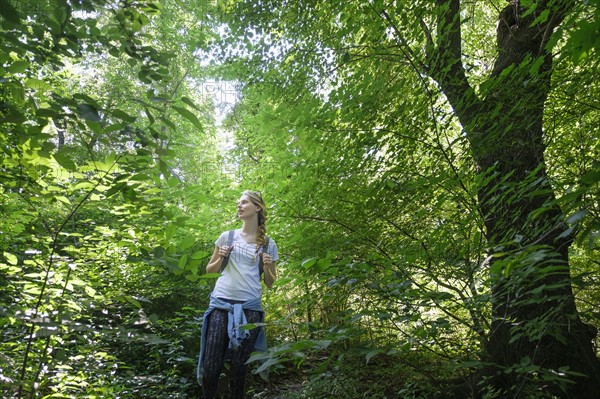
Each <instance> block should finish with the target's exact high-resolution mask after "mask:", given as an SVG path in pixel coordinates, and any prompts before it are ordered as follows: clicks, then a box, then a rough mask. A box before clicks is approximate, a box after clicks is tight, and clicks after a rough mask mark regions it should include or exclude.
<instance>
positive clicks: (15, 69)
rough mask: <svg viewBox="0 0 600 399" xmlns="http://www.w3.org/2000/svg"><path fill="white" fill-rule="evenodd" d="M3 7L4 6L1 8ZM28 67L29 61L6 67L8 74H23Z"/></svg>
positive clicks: (17, 62)
mask: <svg viewBox="0 0 600 399" xmlns="http://www.w3.org/2000/svg"><path fill="white" fill-rule="evenodd" d="M3 7H4V6H3ZM28 67H29V61H15V62H13V63H12V64H10V66H9V67H8V72H11V73H23V72H25V71H26V70H27V68H28Z"/></svg>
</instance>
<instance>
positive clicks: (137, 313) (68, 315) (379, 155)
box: [0, 0, 600, 399]
mask: <svg viewBox="0 0 600 399" xmlns="http://www.w3.org/2000/svg"><path fill="white" fill-rule="evenodd" d="M388 3H389V2H383V1H374V2H359V1H348V2H321V1H314V2H311V4H310V5H308V4H305V2H299V1H289V2H284V3H282V2H277V1H263V2H255V1H249V0H248V1H239V2H238V1H236V2H232V1H218V2H206V3H204V2H188V1H162V2H161V1H150V0H147V1H146V0H144V1H136V2H129V1H119V2H114V3H110V4H108V3H105V2H99V1H95V0H86V1H80V2H71V3H69V2H62V1H54V0H49V1H42V2H39V1H33V0H24V1H20V2H8V3H6V4H3V6H2V7H0V18H1V19H0V25H1V26H2V30H3V35H2V39H1V41H0V151H2V157H1V158H0V173H1V176H0V178H1V181H0V205H1V208H0V212H1V215H2V217H0V235H2V240H1V244H0V252H1V255H0V286H1V287H2V289H1V290H0V331H1V332H2V334H1V335H2V338H1V339H0V381H2V384H1V388H0V393H1V394H2V395H3V397H11V398H12V397H14V398H25V397H30V398H45V397H48V398H50V397H98V398H104V397H122V398H143V397H152V398H170V397H178V398H186V397H197V396H199V394H200V392H199V387H197V385H196V382H195V362H196V356H197V352H198V345H199V342H198V335H199V322H198V320H197V317H198V315H199V314H200V313H201V311H202V310H203V308H205V307H206V304H207V295H208V293H209V292H210V290H211V286H212V284H213V281H214V278H216V277H217V276H215V275H207V274H205V273H204V271H203V268H204V266H205V264H206V262H207V259H208V257H209V256H210V254H211V253H212V250H213V246H214V240H215V239H216V237H217V236H218V234H219V233H220V232H221V231H223V230H226V229H229V228H231V227H232V226H233V225H234V224H235V219H234V205H235V201H236V199H237V197H238V196H239V193H240V191H242V190H243V189H246V188H252V189H256V190H260V191H262V192H263V193H264V195H265V198H266V200H267V203H268V204H269V206H270V209H269V222H268V227H269V235H271V236H273V237H274V238H275V239H276V240H277V243H278V246H279V248H280V251H281V252H280V255H281V260H280V262H279V263H278V275H279V278H278V280H277V281H276V283H275V286H274V289H272V290H265V293H264V306H265V308H266V311H267V318H266V325H265V328H266V331H267V335H268V338H269V344H270V349H269V351H268V352H267V353H256V354H254V355H253V356H252V358H251V362H250V364H251V368H252V371H253V372H254V374H256V375H260V376H261V377H262V378H260V379H259V378H257V377H256V376H254V377H251V379H250V385H251V386H250V390H251V391H252V392H253V393H254V394H255V396H256V397H264V395H266V394H268V393H269V392H271V391H273V393H274V394H277V393H279V394H282V393H283V391H282V390H281V389H279V390H278V389H277V388H275V387H277V385H278V382H279V381H283V382H284V385H285V384H286V383H289V387H290V389H289V390H287V391H286V392H284V393H283V395H284V396H281V397H286V398H292V399H293V398H318V397H323V398H331V397H349V398H385V397H406V398H425V397H435V395H438V396H439V395H444V394H446V393H447V394H448V395H451V394H452V395H454V396H455V397H489V398H492V397H504V396H506V395H509V394H510V395H512V396H518V395H524V397H545V396H544V395H546V396H547V395H559V394H561V393H562V392H566V391H568V389H569V387H570V386H571V384H572V382H573V381H578V378H579V377H580V374H579V373H578V372H577V371H575V370H572V369H570V368H569V367H568V366H566V365H565V366H564V367H563V366H561V367H557V368H553V367H549V366H546V365H545V364H544V362H543V361H541V360H540V359H539V358H538V357H536V356H530V355H529V354H525V353H520V352H519V351H518V350H514V348H515V347H521V346H522V347H526V346H527V345H530V344H533V345H537V344H541V343H543V342H545V341H546V340H548V339H553V340H554V341H555V342H557V343H558V344H561V345H564V346H565V347H567V348H572V347H575V346H576V345H577V342H575V341H574V339H573V338H572V336H571V335H569V334H565V329H564V326H565V325H571V323H575V321H576V318H577V317H579V316H581V318H582V319H583V320H584V321H586V322H587V323H589V324H590V325H592V326H595V327H600V314H599V313H598V309H597V303H598V302H599V301H600V290H599V289H598V261H597V259H598V250H599V247H598V242H599V241H598V236H599V233H598V232H599V228H600V225H599V223H600V222H599V220H600V212H599V208H598V198H600V195H599V192H598V189H599V185H598V176H599V175H600V172H599V165H600V164H599V163H598V161H597V159H598V153H599V148H598V126H599V125H600V124H599V123H598V122H599V120H598V115H599V114H598V105H597V104H596V103H595V100H594V99H595V98H597V97H598V95H597V94H598V93H597V91H598V87H599V86H598V83H597V82H596V79H595V77H596V76H597V72H598V71H597V66H598V65H597V64H598V63H597V47H598V43H597V35H596V34H595V33H594V32H597V30H598V26H599V22H598V21H600V19H599V18H598V16H599V15H598V4H597V3H598V2H597V1H590V2H583V3H582V4H577V5H576V7H574V8H573V9H572V10H570V11H569V13H568V15H567V16H566V18H567V23H565V24H563V25H561V26H560V27H559V30H558V32H556V33H555V34H553V35H552V38H551V40H550V42H549V44H548V46H554V47H552V48H553V50H556V51H557V52H558V53H557V55H556V62H555V64H554V69H553V70H552V76H551V78H552V82H551V83H552V85H551V87H552V90H551V91H550V92H549V93H548V96H547V99H545V101H546V105H545V107H544V108H543V111H544V118H545V119H544V143H543V145H544V146H545V151H544V158H545V159H544V161H545V162H544V163H538V164H535V165H534V167H532V168H531V169H527V170H517V169H516V168H514V169H513V170H510V171H509V170H507V169H503V168H502V165H500V163H501V162H500V163H497V164H494V165H490V167H489V168H483V169H481V168H480V166H481V165H480V164H478V163H477V161H478V160H480V156H481V154H487V155H489V156H498V154H501V155H502V156H506V159H509V158H510V159H514V160H515V161H519V162H521V161H522V162H521V163H519V165H522V164H528V165H529V164H533V163H531V162H530V159H521V158H518V154H520V150H526V149H527V148H524V144H523V143H525V141H522V140H526V139H527V137H525V136H522V137H516V136H513V135H511V134H512V132H514V131H515V130H517V129H518V123H517V121H516V117H515V115H517V116H519V115H528V114H529V111H530V108H529V107H530V106H531V102H532V101H531V97H528V96H525V95H523V96H521V97H519V98H516V97H517V96H519V95H520V94H519V93H521V94H522V93H525V92H527V91H532V90H533V88H537V87H538V86H539V85H540V84H541V83H540V82H542V81H543V79H542V78H543V77H545V76H546V75H544V67H545V64H544V59H543V57H536V56H532V55H531V54H529V55H527V56H526V57H524V58H523V59H522V60H521V61H520V62H518V63H513V64H511V65H508V66H505V67H504V68H501V70H499V72H498V73H497V77H496V78H494V79H490V78H489V75H490V73H491V71H492V70H493V69H494V68H495V65H494V63H495V61H496V60H497V57H498V54H497V51H498V49H497V46H495V45H494V38H495V32H494V29H495V24H496V21H497V19H498V10H495V9H494V8H493V7H492V6H491V5H487V4H483V3H481V4H479V3H473V4H466V3H464V2H463V3H461V4H462V6H463V9H461V13H460V17H461V18H462V24H461V29H462V41H461V45H462V47H461V52H460V57H459V58H460V62H462V63H463V64H464V70H465V74H466V77H465V84H468V85H470V87H472V93H471V92H469V95H466V96H464V97H463V98H462V99H461V100H460V101H459V102H454V103H452V93H449V92H444V93H442V92H441V91H440V88H441V87H442V86H443V84H442V83H440V82H443V80H442V79H443V78H444V77H447V76H449V74H451V73H452V71H453V70H454V69H453V68H454V67H455V65H454V64H452V63H449V64H447V65H442V64H443V62H444V61H447V60H448V57H451V56H452V54H447V53H446V49H445V48H444V47H443V46H442V47H440V43H442V42H443V40H444V38H445V36H444V35H445V33H444V32H445V31H444V29H443V28H447V27H448V26H449V25H447V24H449V23H450V22H449V21H442V22H440V20H439V18H441V17H442V16H444V15H445V13H447V12H449V10H450V6H439V7H434V4H433V3H431V2H423V1H417V2H411V3H410V4H409V3H406V2H396V3H395V4H394V6H393V7H392V6H391V5H390V4H388ZM522 3H523V6H524V8H523V10H522V11H523V14H522V16H523V18H527V21H529V22H530V25H531V26H538V25H539V26H540V27H543V26H546V25H545V24H547V23H548V22H549V21H552V20H553V18H554V17H556V16H555V15H553V14H552V13H551V10H550V9H545V10H541V11H540V10H538V9H537V7H538V5H539V4H541V3H540V2H522ZM584 3H585V4H584ZM448 4H450V3H448ZM438 26H439V27H440V29H437V28H438ZM513 29H519V26H516V27H513ZM548 32H550V30H548ZM455 61H456V60H455ZM456 62H458V61H456ZM214 63H217V64H219V65H218V66H216V67H215V66H214V65H211V66H206V65H208V64H214ZM437 66H440V69H439V70H437V71H436V70H435V69H436V67H437ZM214 76H217V77H218V78H215V81H218V79H219V78H222V79H225V81H224V82H226V83H228V84H229V83H231V85H232V87H234V86H235V87H236V88H237V87H239V88H240V89H241V92H239V93H238V92H236V93H235V97H236V98H235V100H233V101H231V102H227V101H223V98H222V99H221V103H220V104H217V105H220V106H221V107H223V108H228V109H229V110H230V111H231V112H229V113H228V114H227V115H224V114H220V115H219V116H214V114H213V109H214V105H215V104H214V101H215V99H214V98H212V94H214V88H212V89H211V90H213V91H210V90H207V87H208V86H207V87H204V82H205V81H206V79H210V78H212V77H214ZM523 76H526V77H527V81H526V82H521V81H520V80H519V79H521V78H522V77H523ZM435 78H437V79H438V81H435V80H434V79H435ZM503 85H505V86H506V87H509V88H510V87H513V88H515V91H514V92H513V91H510V90H505V91H504V92H502V91H500V89H501V88H502V87H503ZM510 85H517V86H510ZM518 85H521V86H522V87H521V86H518ZM221 89H222V88H220V89H219V90H221ZM236 90H237V89H236ZM207 94H208V95H207ZM219 94H221V95H227V93H225V94H223V93H219ZM230 94H232V93H230ZM442 94H445V96H444V95H442ZM494 96H498V97H494ZM503 96H504V97H503ZM506 98H509V99H512V100H513V101H511V104H512V105H511V106H510V107H504V108H503V107H502V104H504V103H503V101H505V99H506ZM478 100H481V104H483V103H484V102H485V101H487V103H486V104H491V106H490V108H489V109H486V112H487V114H485V117H482V119H481V120H485V121H486V122H487V123H488V124H487V125H485V123H484V124H483V125H485V126H484V127H485V128H486V129H487V130H486V132H487V133H489V134H487V135H486V136H485V137H486V139H485V140H482V141H481V142H480V144H481V145H480V146H479V147H477V146H474V144H473V143H474V141H473V140H474V137H476V133H477V134H478V133H479V132H473V131H472V130H473V128H474V126H479V127H481V125H477V123H479V122H480V120H479V122H478V121H476V122H473V123H465V122H464V119H461V118H460V117H461V115H460V113H459V111H460V109H462V108H461V107H468V106H470V105H472V103H475V102H477V101H478ZM217 101H218V100H217ZM448 101H450V103H451V104H452V107H451V106H450V103H449V102H448ZM507 110H508V111H510V112H508V111H507ZM540 129H541V128H540ZM531 130H532V131H533V128H532V129H531ZM230 139H231V142H230ZM527 143H529V142H527ZM527 143H525V144H527ZM525 147H527V145H525ZM478 157H479V158H478ZM511 157H512V158H511ZM500 158H501V157H500ZM503 160H504V159H500V161H503ZM546 171H547V176H545V175H544V174H545V173H546ZM532 204H533V205H532ZM523 210H526V212H525V211H523ZM490 215H500V216H501V218H499V219H501V223H498V225H500V226H503V228H504V230H498V231H495V232H494V234H492V233H491V232H490V230H491V228H490V226H491V225H490ZM550 216H552V217H550ZM549 220H550V222H549ZM551 234H553V235H554V236H555V238H556V240H558V241H561V240H562V241H561V242H563V243H564V246H557V245H555V242H551V241H549V240H545V238H546V237H547V236H549V235H551ZM571 241H573V243H572V244H571ZM569 245H570V251H569V258H568V262H567V261H566V258H565V256H564V254H563V252H565V251H563V249H564V248H567V247H568V246H569ZM571 289H572V290H573V292H574V295H575V299H576V301H577V302H576V303H577V306H578V308H579V313H574V312H573V311H572V309H571V306H572V304H571V303H570V302H569V300H570V298H571V297H570V296H569V295H565V292H566V291H569V290H571ZM498 298H501V299H502V300H500V301H499V300H498ZM573 325H574V324H573ZM505 328H506V329H505ZM504 329H505V330H504ZM497 331H502V332H506V337H507V339H506V346H502V347H498V350H501V351H505V353H507V354H509V355H511V356H512V357H511V360H510V361H509V362H508V364H496V363H494V362H491V361H489V359H488V358H487V355H489V353H490V352H491V350H490V341H491V339H493V338H494V335H493V334H494V333H496V332H497ZM590 334H591V335H590V339H596V341H597V339H598V338H597V335H595V336H594V335H593V334H592V333H590ZM542 355H544V356H546V355H547V354H540V356H542ZM596 355H597V354H596ZM542 360H543V359H542ZM488 370H494V372H497V374H496V375H492V376H490V375H489V373H488ZM267 372H268V373H267ZM486 373H487V374H486ZM267 374H268V377H267ZM475 376H484V377H483V378H479V379H476V378H475ZM498 376H500V377H498ZM509 377H510V378H512V380H511V382H510V384H513V385H510V384H508V385H506V386H504V388H498V384H497V382H496V379H497V378H507V379H508V378H509ZM513 377H514V378H513ZM287 379H290V380H291V381H288V380H287ZM457 381H459V382H458V383H457ZM264 387H267V388H265V390H264V391H263V388H264ZM548 387H554V389H558V391H556V390H555V391H554V393H548V392H547V388H548ZM265 392H267V393H265ZM556 392H558V393H556Z"/></svg>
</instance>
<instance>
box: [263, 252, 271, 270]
mask: <svg viewBox="0 0 600 399" xmlns="http://www.w3.org/2000/svg"><path fill="white" fill-rule="evenodd" d="M262 260H263V264H264V265H265V266H267V267H271V265H272V264H273V257H272V256H271V255H269V254H268V253H266V252H263V254H262Z"/></svg>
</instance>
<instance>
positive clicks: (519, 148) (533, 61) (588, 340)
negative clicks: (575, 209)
mask: <svg viewBox="0 0 600 399" xmlns="http://www.w3.org/2000/svg"><path fill="white" fill-rule="evenodd" d="M439 3H440V6H441V7H442V9H443V10H444V11H442V12H440V18H439V20H438V32H437V38H436V39H437V43H436V44H435V46H434V47H435V52H434V53H432V54H431V57H432V58H431V75H432V76H433V77H434V78H435V79H436V80H437V81H438V83H439V84H440V86H441V87H442V90H443V91H444V93H445V94H446V96H447V98H448V100H449V101H450V103H451V104H452V106H453V108H454V110H455V112H456V114H457V116H458V117H459V119H460V121H461V124H462V125H463V127H464V129H465V130H466V131H467V133H468V138H469V141H470V144H471V149H472V153H473V158H474V160H475V162H476V165H477V167H478V168H479V170H480V172H481V173H482V174H483V175H485V176H486V177H487V179H482V180H483V181H486V182H487V183H485V184H483V185H482V186H481V187H479V189H478V190H479V191H478V196H479V204H480V209H481V214H482V215H483V217H484V223H485V227H486V235H487V240H488V242H489V244H490V248H492V252H493V255H494V257H493V259H494V260H493V262H492V263H491V264H490V273H491V279H492V282H493V288H492V316H493V320H492V324H491V326H492V327H491V331H490V334H489V340H488V343H487V346H486V348H485V355H484V357H485V360H486V361H487V362H489V364H490V366H489V367H486V368H485V369H484V370H483V373H482V378H485V379H486V382H487V383H488V385H491V386H492V387H494V389H495V390H496V392H498V394H499V397H511V398H521V397H522V398H526V397H531V396H532V395H533V392H532V390H535V391H543V392H546V393H548V394H553V395H556V396H558V397H565V398H590V399H591V398H597V397H598V395H599V392H600V363H599V362H598V359H597V358H596V356H595V354H594V351H593V347H592V340H593V338H594V337H595V335H596V331H595V330H594V329H593V328H590V327H589V326H587V325H585V324H584V323H583V322H582V321H581V319H580V318H579V315H578V313H577V309H576V307H575V300H574V296H573V292H572V289H571V277H570V271H569V259H568V250H569V245H570V243H571V237H570V236H569V235H568V234H565V231H566V230H567V227H566V225H565V223H564V217H563V214H562V212H561V210H560V208H559V207H558V206H557V205H556V203H555V197H554V193H553V191H552V187H551V186H550V183H549V181H548V178H547V173H546V169H545V167H544V149H545V147H544V137H543V129H542V120H543V114H544V103H545V101H546V98H547V94H548V91H549V90H550V77H551V72H552V57H551V55H550V53H549V52H548V51H547V49H546V45H547V42H548V39H549V37H550V35H551V33H552V31H553V29H554V28H555V27H556V26H557V25H558V24H559V23H560V22H561V21H562V20H563V18H564V14H565V12H566V11H567V10H568V8H569V7H568V5H569V4H568V3H569V2H559V1H555V2H552V1H550V2H545V1H538V4H537V9H536V10H535V12H533V13H531V14H529V15H525V10H524V9H523V8H522V7H520V6H519V2H518V1H512V2H511V4H509V5H508V6H507V7H506V8H504V10H502V12H501V14H500V17H499V23H498V36H497V37H498V58H497V60H496V63H495V65H494V70H493V73H492V76H491V77H490V80H489V82H488V83H490V84H489V85H488V86H487V87H489V89H488V91H487V92H486V93H481V98H480V97H479V96H477V95H475V93H474V91H473V90H472V88H471V87H470V86H469V84H468V82H467V80H466V77H465V76H466V75H465V72H464V69H463V66H462V62H461V61H460V56H461V45H460V41H461V32H460V1H459V0H449V1H440V2H439ZM544 10H548V11H549V16H548V19H547V20H546V21H545V22H543V23H539V24H534V25H533V26H532V23H533V21H534V20H535V18H536V17H538V16H539V15H541V13H542V12H543V11H544ZM565 371H566V374H565V373H564V372H565ZM569 371H570V372H576V373H578V374H575V375H569ZM564 378H568V379H570V380H572V381H574V382H575V384H568V383H565V381H564Z"/></svg>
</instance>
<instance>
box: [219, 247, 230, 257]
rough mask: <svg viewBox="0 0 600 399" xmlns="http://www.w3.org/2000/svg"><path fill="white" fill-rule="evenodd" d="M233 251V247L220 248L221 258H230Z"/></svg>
mask: <svg viewBox="0 0 600 399" xmlns="http://www.w3.org/2000/svg"><path fill="white" fill-rule="evenodd" d="M232 250H233V246H231V247H228V246H227V245H225V246H222V247H220V248H219V256H220V257H221V258H226V257H228V256H229V254H230V253H231V251H232Z"/></svg>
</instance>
